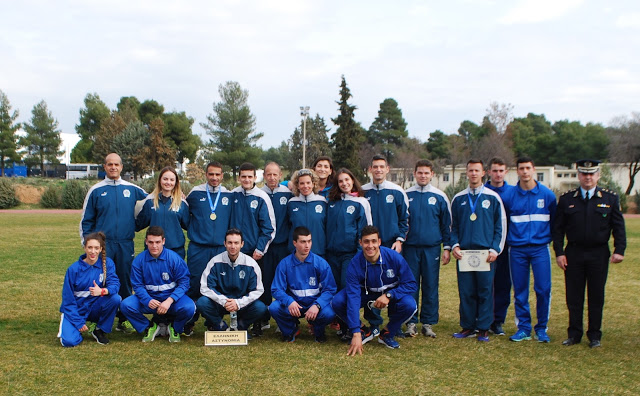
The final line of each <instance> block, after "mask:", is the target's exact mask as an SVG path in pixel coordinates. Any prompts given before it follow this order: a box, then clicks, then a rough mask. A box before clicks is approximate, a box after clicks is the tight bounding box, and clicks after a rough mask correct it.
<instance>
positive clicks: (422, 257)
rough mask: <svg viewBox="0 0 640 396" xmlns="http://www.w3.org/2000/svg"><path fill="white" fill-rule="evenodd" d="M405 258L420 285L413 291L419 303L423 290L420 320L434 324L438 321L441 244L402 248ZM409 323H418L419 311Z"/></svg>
mask: <svg viewBox="0 0 640 396" xmlns="http://www.w3.org/2000/svg"><path fill="white" fill-rule="evenodd" d="M402 253H403V255H404V258H405V260H407V263H409V268H411V272H412V273H413V277H414V278H415V279H416V282H418V285H419V286H420V289H419V290H416V292H415V293H413V298H414V299H415V300H416V304H418V297H419V294H420V291H422V301H421V308H420V322H421V323H424V324H430V325H434V324H436V323H438V309H439V301H438V284H439V277H440V246H439V245H438V246H409V245H405V246H404V247H403V248H402ZM409 323H418V313H417V312H416V314H415V315H413V317H412V318H411V320H409Z"/></svg>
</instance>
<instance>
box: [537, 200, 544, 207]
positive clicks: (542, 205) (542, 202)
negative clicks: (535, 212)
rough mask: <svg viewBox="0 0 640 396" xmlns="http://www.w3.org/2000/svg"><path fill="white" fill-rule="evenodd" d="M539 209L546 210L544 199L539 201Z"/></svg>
mask: <svg viewBox="0 0 640 396" xmlns="http://www.w3.org/2000/svg"><path fill="white" fill-rule="evenodd" d="M538 208H540V209H542V208H544V199H539V200H538Z"/></svg>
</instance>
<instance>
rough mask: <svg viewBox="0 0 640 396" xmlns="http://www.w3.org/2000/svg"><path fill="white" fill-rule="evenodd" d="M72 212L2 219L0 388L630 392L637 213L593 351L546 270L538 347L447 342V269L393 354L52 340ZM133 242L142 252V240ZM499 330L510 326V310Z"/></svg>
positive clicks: (193, 342) (70, 252)
mask: <svg viewBox="0 0 640 396" xmlns="http://www.w3.org/2000/svg"><path fill="white" fill-rule="evenodd" d="M79 219H80V215H79V214H68V213H66V214H32V213H6V212H5V213H0V223H1V224H2V226H1V228H0V351H1V355H0V356H2V365H1V366H2V369H1V370H2V375H1V377H0V378H1V383H0V393H2V394H63V393H64V394H77V393H85V394H88V393H99V394H143V393H144V394H196V393H198V394H250V393H258V394H263V395H271V394H305V395H321V394H332V395H341V394H350V395H365V394H371V395H383V394H399V395H414V394H477V395H487V394H515V393H519V394H578V395H585V394H638V393H640V373H639V369H640V363H639V359H640V348H639V346H640V342H639V340H640V337H639V336H638V328H639V325H640V309H639V308H638V306H639V302H640V298H639V294H638V290H639V289H640V275H639V272H638V270H637V263H638V259H639V256H640V248H638V247H636V246H637V245H635V243H636V242H637V241H638V238H639V234H640V219H628V220H627V230H628V231H627V232H628V246H629V248H628V250H627V254H626V258H625V261H624V262H623V263H622V264H618V265H614V266H612V267H611V268H610V271H609V281H608V284H607V300H606V305H605V314H604V323H603V333H604V335H603V347H602V348H600V349H595V350H590V349H589V348H588V346H587V344H586V343H585V342H583V343H582V344H580V345H577V346H573V347H564V346H562V345H561V342H562V340H563V339H564V338H566V326H567V320H568V315H567V310H566V307H565V303H564V297H565V296H564V281H563V275H562V273H561V270H560V269H558V268H557V266H555V264H554V265H553V299H552V309H551V319H550V322H549V335H550V336H551V339H552V342H551V343H550V344H539V343H537V342H535V341H534V340H532V341H526V342H521V343H518V344H516V343H513V342H510V341H509V340H508V339H507V337H505V336H503V337H493V336H492V338H491V342H489V343H482V344H481V343H478V342H477V341H475V339H467V340H456V339H453V338H452V337H451V334H452V333H453V332H454V331H456V330H458V328H459V327H458V295H457V285H456V279H455V267H454V266H453V265H451V264H450V265H448V266H446V267H443V269H442V272H441V278H440V323H439V324H438V325H437V326H435V327H434V329H435V331H436V332H437V333H438V338H437V339H426V338H424V337H422V336H420V337H416V338H413V339H403V340H400V344H401V348H400V349H399V350H390V349H387V348H385V347H383V346H382V345H380V344H378V343H377V342H375V343H373V342H372V343H370V344H367V345H366V346H365V354H364V355H363V356H356V357H347V356H346V351H347V346H346V345H344V344H342V343H340V342H339V340H338V339H337V338H336V337H334V336H333V334H334V333H333V331H331V330H329V331H328V335H329V342H328V343H327V344H324V345H320V344H316V343H314V342H313V337H312V336H310V335H308V334H307V333H306V332H304V333H303V335H302V336H301V337H300V338H299V339H298V340H296V342H295V343H293V344H285V343H282V342H280V338H279V337H278V335H276V334H274V332H273V328H272V329H270V330H267V331H266V333H265V336H264V337H261V338H259V339H255V340H251V341H250V343H249V346H247V347H204V346H203V326H202V320H200V321H199V323H198V326H197V327H196V333H195V334H194V336H193V337H191V338H186V337H183V342H182V343H180V344H169V342H168V341H167V339H166V338H157V339H156V341H155V342H153V343H151V344H143V343H142V342H140V339H141V336H139V335H123V334H120V333H117V332H113V333H112V334H111V336H110V339H111V343H110V344H109V345H108V346H102V345H99V344H97V343H96V342H95V341H94V340H93V338H91V337H90V336H89V337H86V336H85V342H84V343H83V344H81V345H80V346H79V347H77V348H62V347H61V346H60V342H59V340H58V339H57V338H56V333H57V330H58V324H59V320H60V313H59V306H60V292H61V286H62V280H63V277H64V272H65V270H66V268H67V267H68V266H69V265H70V264H71V263H72V262H73V261H75V260H76V259H77V257H78V256H79V255H80V254H81V253H82V249H81V246H80V241H79V237H78V221H79ZM136 248H137V249H136V251H140V250H141V249H142V239H141V236H140V235H139V236H138V239H137V240H136ZM532 294H533V293H532ZM532 303H533V304H534V305H533V306H535V298H534V299H532ZM534 312H535V310H534ZM534 320H535V318H534ZM272 323H273V321H272ZM505 330H506V331H507V333H508V335H509V334H511V333H513V332H514V330H515V325H514V323H513V307H510V311H509V315H508V318H507V323H506V324H505ZM374 341H375V340H374Z"/></svg>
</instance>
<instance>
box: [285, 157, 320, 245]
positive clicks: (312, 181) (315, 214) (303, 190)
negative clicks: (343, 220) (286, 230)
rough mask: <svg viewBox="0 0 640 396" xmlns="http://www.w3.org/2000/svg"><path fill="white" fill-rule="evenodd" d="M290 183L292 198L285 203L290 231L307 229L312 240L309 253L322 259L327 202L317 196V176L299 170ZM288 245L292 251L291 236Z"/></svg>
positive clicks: (310, 171) (304, 170) (309, 171)
mask: <svg viewBox="0 0 640 396" xmlns="http://www.w3.org/2000/svg"><path fill="white" fill-rule="evenodd" d="M291 181H292V183H293V194H294V197H292V198H291V199H290V200H289V202H288V203H287V217H288V218H289V224H290V226H291V227H290V230H291V232H292V233H293V230H295V229H296V227H300V226H303V227H307V228H308V229H309V230H310V231H311V238H312V240H313V243H312V245H311V251H312V252H313V253H314V254H317V255H318V256H321V257H324V254H325V246H326V235H325V227H326V218H327V200H326V199H325V198H324V197H322V196H320V195H318V194H317V191H318V176H317V175H316V174H315V172H314V171H312V170H310V169H301V170H299V171H297V172H295V173H294V174H293V178H292V179H291ZM289 244H290V246H289V250H290V251H293V242H292V235H290V236H289Z"/></svg>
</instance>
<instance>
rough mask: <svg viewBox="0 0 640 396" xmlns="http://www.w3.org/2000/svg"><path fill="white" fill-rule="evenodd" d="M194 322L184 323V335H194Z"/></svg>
mask: <svg viewBox="0 0 640 396" xmlns="http://www.w3.org/2000/svg"><path fill="white" fill-rule="evenodd" d="M193 326H194V325H193V324H192V323H187V324H186V325H184V329H182V335H183V336H186V337H191V336H192V335H193Z"/></svg>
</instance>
